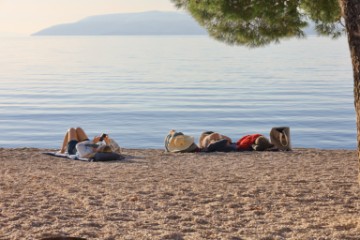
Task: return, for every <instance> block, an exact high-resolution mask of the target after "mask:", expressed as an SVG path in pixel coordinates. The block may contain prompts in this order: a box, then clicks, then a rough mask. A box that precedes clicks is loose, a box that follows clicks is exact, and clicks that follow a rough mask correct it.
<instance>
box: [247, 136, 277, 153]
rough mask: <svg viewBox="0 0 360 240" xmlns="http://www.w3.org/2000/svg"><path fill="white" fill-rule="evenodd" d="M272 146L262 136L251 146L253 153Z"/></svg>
mask: <svg viewBox="0 0 360 240" xmlns="http://www.w3.org/2000/svg"><path fill="white" fill-rule="evenodd" d="M273 146H274V145H273V144H271V143H270V141H269V139H267V138H266V137H264V136H259V137H258V138H257V139H256V140H255V143H254V144H253V145H252V146H251V147H252V148H253V149H254V150H255V151H264V150H266V149H268V148H271V147H273Z"/></svg>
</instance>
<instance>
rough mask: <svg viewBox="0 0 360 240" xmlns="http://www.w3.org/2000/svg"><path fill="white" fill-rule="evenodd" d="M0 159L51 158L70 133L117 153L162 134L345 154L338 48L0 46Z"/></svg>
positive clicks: (337, 44)
mask: <svg viewBox="0 0 360 240" xmlns="http://www.w3.org/2000/svg"><path fill="white" fill-rule="evenodd" d="M0 52H1V58H0V66H1V71H0V82H1V87H0V133H1V136H2V137H1V138H0V147H40V148H48V147H49V148H58V147H59V146H60V144H61V142H62V138H63V135H64V133H65V131H66V130H67V129H68V128H69V127H76V126H81V127H83V128H84V129H85V130H86V132H87V133H88V134H89V136H91V137H92V136H94V135H96V134H100V133H102V132H106V133H109V134H110V136H112V137H113V138H115V139H116V140H117V141H118V142H119V143H120V145H121V146H123V147H126V148H162V147H163V139H164V137H165V136H166V135H167V133H168V131H169V130H170V129H176V130H178V131H182V132H184V133H185V134H188V135H193V136H194V137H195V139H196V140H197V139H198V137H199V135H200V134H201V132H203V131H205V130H212V131H217V132H220V133H223V134H225V135H228V136H229V137H231V138H232V139H233V140H237V139H239V138H240V137H241V136H243V135H245V134H251V133H262V134H265V135H266V136H268V134H269V131H270V129H271V128H272V127H274V126H289V127H290V128H291V139H292V143H293V146H294V147H314V148H325V149H355V147H356V126H355V113H354V107H353V90H352V88H353V80H352V68H351V61H350V57H349V51H348V46H347V41H346V38H345V37H343V38H340V39H338V40H331V39H328V38H319V37H308V38H307V39H305V40H304V39H303V40H296V39H294V40H288V41H284V42H282V43H281V44H277V45H270V46H267V47H263V48H259V49H247V48H245V47H234V46H228V45H225V44H223V43H220V42H216V41H214V40H212V39H209V38H208V37H206V36H191V37H188V36H186V37H185V36H136V37H135V36H126V37H123V36H119V37H114V36H107V37H102V36H101V37H16V38H11V37H8V38H2V39H0Z"/></svg>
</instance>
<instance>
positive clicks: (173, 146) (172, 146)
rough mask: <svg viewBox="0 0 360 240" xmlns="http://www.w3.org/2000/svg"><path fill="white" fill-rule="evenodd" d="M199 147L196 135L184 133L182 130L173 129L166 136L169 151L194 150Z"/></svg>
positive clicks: (166, 145) (166, 147)
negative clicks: (195, 140)
mask: <svg viewBox="0 0 360 240" xmlns="http://www.w3.org/2000/svg"><path fill="white" fill-rule="evenodd" d="M197 148H198V147H197V145H196V144H195V143H194V137H192V136H188V135H184V134H183V133H182V132H176V131H175V130H171V131H170V132H169V134H168V135H167V136H166V138H165V149H166V151H167V152H174V153H175V152H194V151H196V149H197Z"/></svg>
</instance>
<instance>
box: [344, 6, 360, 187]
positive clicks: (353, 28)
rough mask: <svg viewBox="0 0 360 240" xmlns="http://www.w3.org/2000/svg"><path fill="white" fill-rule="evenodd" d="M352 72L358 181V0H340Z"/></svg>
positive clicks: (359, 24)
mask: <svg viewBox="0 0 360 240" xmlns="http://www.w3.org/2000/svg"><path fill="white" fill-rule="evenodd" d="M340 6H341V9H342V15H343V17H344V19H345V24H346V31H347V36H348V42H349V48H350V54H351V59H352V65H353V72H354V104H355V112H356V125H357V152H358V161H359V182H360V0H340Z"/></svg>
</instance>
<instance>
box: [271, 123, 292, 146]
mask: <svg viewBox="0 0 360 240" xmlns="http://www.w3.org/2000/svg"><path fill="white" fill-rule="evenodd" d="M270 140H271V143H272V144H274V146H275V147H276V148H277V149H279V150H281V151H291V150H292V149H291V142H290V128H289V127H273V128H272V129H271V131H270Z"/></svg>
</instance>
